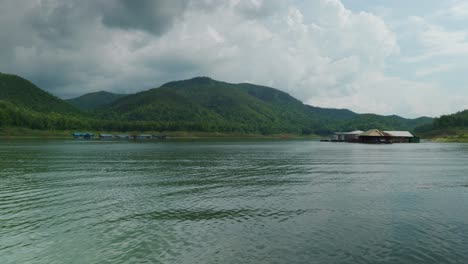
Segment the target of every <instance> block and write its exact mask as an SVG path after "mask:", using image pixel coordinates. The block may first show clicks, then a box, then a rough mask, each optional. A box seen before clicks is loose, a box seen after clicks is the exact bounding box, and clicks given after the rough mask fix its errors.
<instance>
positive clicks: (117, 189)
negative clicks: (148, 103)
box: [0, 141, 468, 264]
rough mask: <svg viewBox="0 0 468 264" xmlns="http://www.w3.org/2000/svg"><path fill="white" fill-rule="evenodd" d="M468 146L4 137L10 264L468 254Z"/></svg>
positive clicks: (2, 191)
mask: <svg viewBox="0 0 468 264" xmlns="http://www.w3.org/2000/svg"><path fill="white" fill-rule="evenodd" d="M467 202H468V145H465V144H431V143H422V144H401V145H397V144H394V145H359V144H346V143H320V142H312V141H224V142H223V141H179V142H176V141H166V142H153V143H135V142H99V141H97V142H90V141H9V142H8V141H7V142H1V143H0V263H2V264H6V263H467V262H468V204H467Z"/></svg>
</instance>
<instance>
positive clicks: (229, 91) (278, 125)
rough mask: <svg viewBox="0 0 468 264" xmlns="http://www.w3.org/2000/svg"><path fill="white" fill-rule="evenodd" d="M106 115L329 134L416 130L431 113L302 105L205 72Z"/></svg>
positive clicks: (123, 101) (126, 100)
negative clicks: (384, 112) (372, 111)
mask: <svg viewBox="0 0 468 264" xmlns="http://www.w3.org/2000/svg"><path fill="white" fill-rule="evenodd" d="M96 114H98V115H100V116H101V117H102V118H106V119H114V120H115V119H118V120H121V121H136V120H139V121H162V122H178V123H181V124H182V123H184V124H188V123H191V124H193V125H194V126H195V127H196V129H202V130H209V131H212V130H214V131H218V130H219V131H237V132H245V133H264V134H270V133H285V132H287V133H298V134H310V133H317V134H327V133H330V132H333V131H338V130H352V129H368V128H375V127H377V128H381V129H388V130H412V129H413V128H414V127H416V126H419V125H421V124H427V123H428V122H431V119H430V118H420V119H415V120H412V119H405V118H402V117H398V116H379V115H372V114H364V115H360V114H356V113H354V112H352V111H349V110H344V109H327V108H318V107H312V106H308V105H304V104H303V103H302V102H301V101H299V100H297V99H295V98H293V97H292V96H290V95H289V94H287V93H285V92H282V91H279V90H276V89H273V88H270V87H265V86H259V85H253V84H247V83H242V84H231V83H225V82H220V81H215V80H212V79H210V78H207V77H197V78H193V79H190V80H184V81H175V82H170V83H167V84H165V85H163V86H161V87H159V88H155V89H151V90H148V91H144V92H141V93H137V94H134V95H129V96H126V97H123V98H120V99H118V100H116V101H115V102H114V103H112V104H110V105H108V106H106V107H105V108H102V109H99V111H98V112H97V113H96Z"/></svg>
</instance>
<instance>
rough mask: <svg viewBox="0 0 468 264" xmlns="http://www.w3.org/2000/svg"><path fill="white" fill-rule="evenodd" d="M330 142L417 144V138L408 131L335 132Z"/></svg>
mask: <svg viewBox="0 0 468 264" xmlns="http://www.w3.org/2000/svg"><path fill="white" fill-rule="evenodd" d="M323 141H332V142H355V143H368V144H392V143H419V138H418V137H415V136H413V135H412V134H411V133H410V132H408V131H381V130H378V129H371V130H368V131H365V132H363V131H360V130H357V131H352V132H335V133H334V135H333V136H332V138H331V140H323Z"/></svg>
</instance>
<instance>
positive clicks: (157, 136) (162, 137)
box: [153, 135, 167, 139]
mask: <svg viewBox="0 0 468 264" xmlns="http://www.w3.org/2000/svg"><path fill="white" fill-rule="evenodd" d="M153 138H154V139H166V138H167V135H153Z"/></svg>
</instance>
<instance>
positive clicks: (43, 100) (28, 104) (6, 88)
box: [0, 73, 80, 115]
mask: <svg viewBox="0 0 468 264" xmlns="http://www.w3.org/2000/svg"><path fill="white" fill-rule="evenodd" d="M0 100H4V101H8V102H10V103H12V104H14V105H16V106H20V107H24V108H27V109H30V110H33V111H38V112H45V113H52V112H55V113H62V114H72V115H79V114H80V111H79V110H77V109H76V108H75V107H73V106H71V105H70V104H68V103H67V102H65V101H63V100H62V99H60V98H58V97H55V96H53V95H51V94H49V93H48V92H46V91H43V90H41V89H40V88H38V87H37V86H36V85H34V84H33V83H31V82H30V81H28V80H26V79H23V78H21V77H19V76H16V75H11V74H4V73H0Z"/></svg>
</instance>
